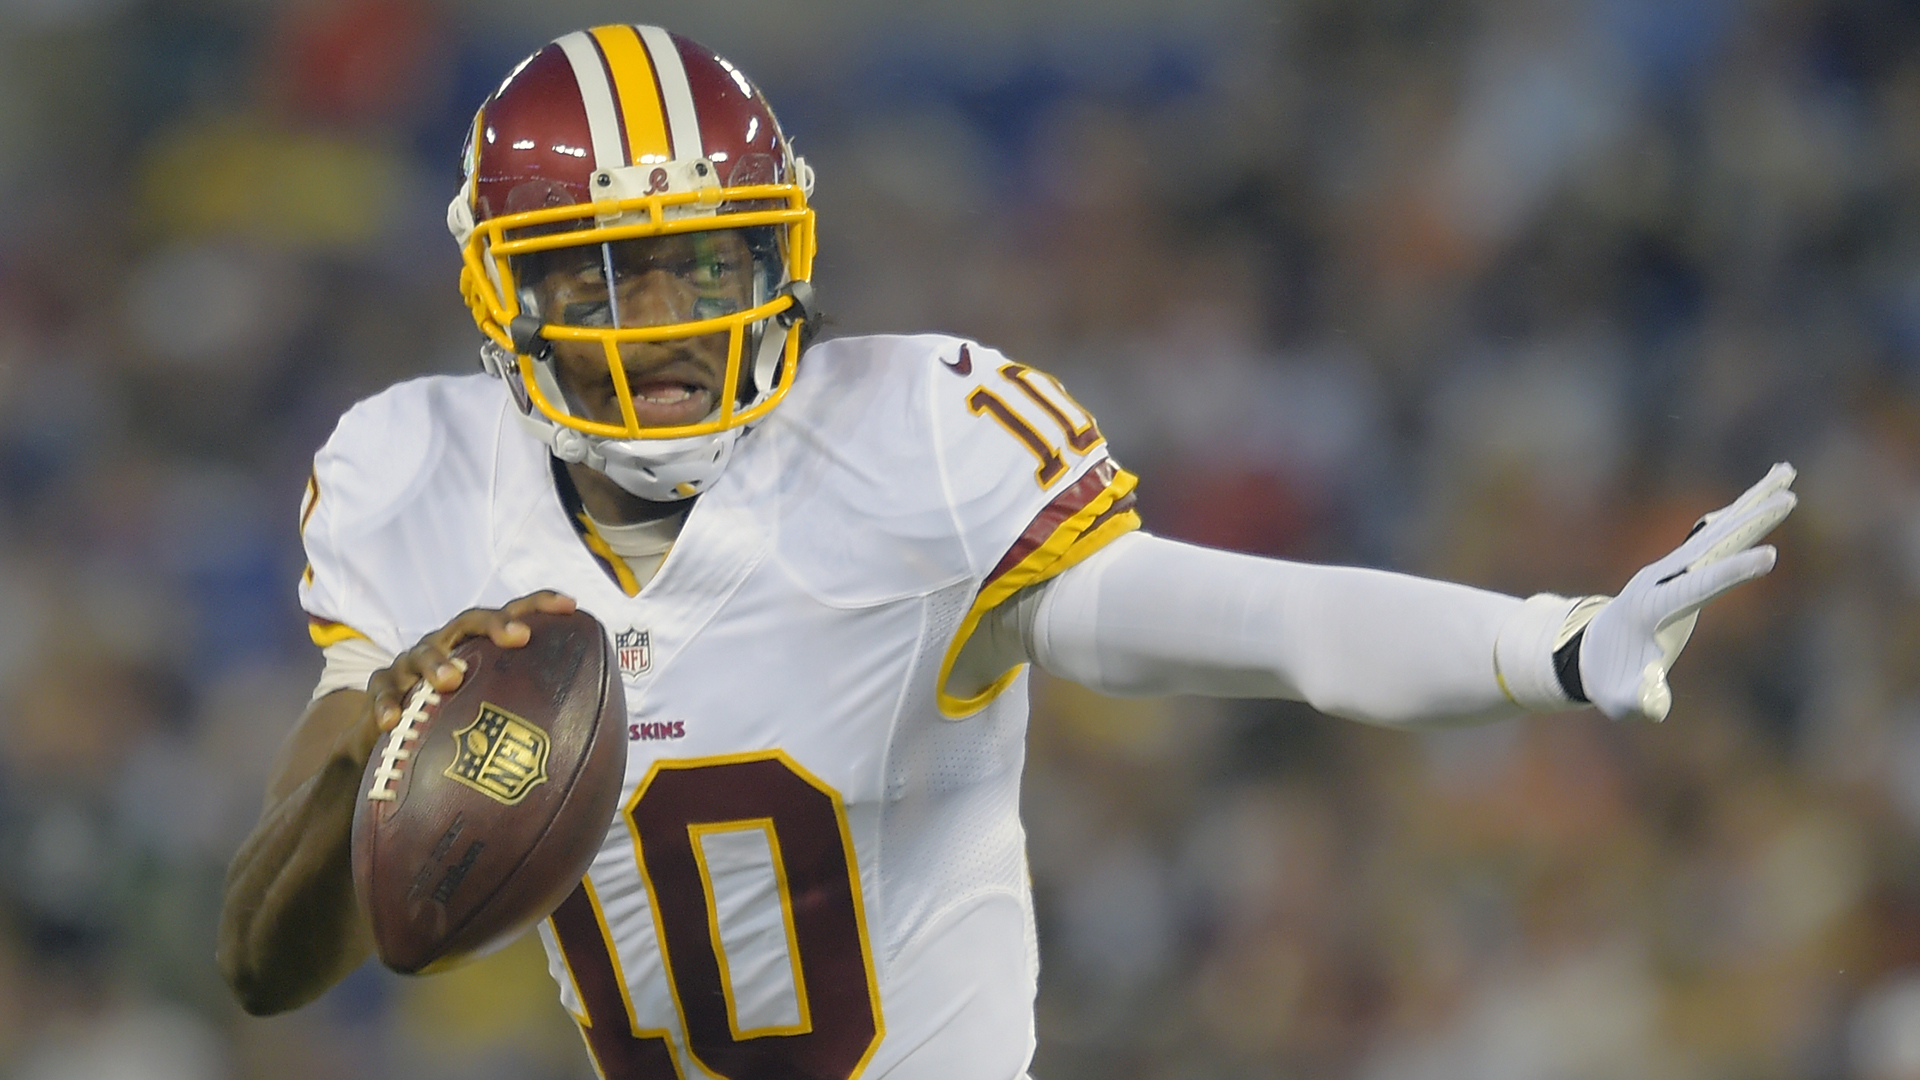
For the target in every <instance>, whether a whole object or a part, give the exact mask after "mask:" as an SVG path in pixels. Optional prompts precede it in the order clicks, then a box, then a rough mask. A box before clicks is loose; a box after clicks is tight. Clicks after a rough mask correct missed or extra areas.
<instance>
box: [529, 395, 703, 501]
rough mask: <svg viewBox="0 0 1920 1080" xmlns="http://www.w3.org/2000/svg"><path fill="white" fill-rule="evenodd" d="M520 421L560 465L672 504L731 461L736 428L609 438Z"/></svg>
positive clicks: (536, 419) (535, 419)
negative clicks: (588, 471)
mask: <svg viewBox="0 0 1920 1080" xmlns="http://www.w3.org/2000/svg"><path fill="white" fill-rule="evenodd" d="M520 421H521V423H523V424H525V425H526V426H527V429H528V430H529V431H531V432H533V434H534V436H535V437H537V438H539V439H540V441H542V442H544V443H546V444H547V446H549V447H550V448H552V450H553V456H554V457H557V458H559V459H560V460H561V461H565V462H569V463H578V464H582V465H585V466H587V467H588V468H590V469H594V470H597V471H599V472H602V473H605V474H606V475H607V479H609V480H612V481H613V482H614V483H616V484H618V485H620V487H621V488H622V489H624V490H626V491H628V492H631V493H632V494H634V495H638V496H639V497H641V498H643V499H646V500H647V501H648V502H677V501H679V500H681V499H690V498H692V497H694V496H695V495H698V494H700V493H701V492H702V491H705V490H706V489H707V487H708V486H709V485H711V484H712V483H713V482H714V481H715V480H716V479H718V478H719V476H720V474H721V472H723V471H725V469H726V467H727V461H728V460H729V459H730V458H732V457H733V444H734V442H735V441H736V440H738V439H739V438H740V431H741V429H740V428H728V429H726V430H725V431H716V432H714V433H713V434H711V435H692V436H689V437H687V438H684V439H608V438H604V437H602V436H599V435H588V434H586V433H585V432H581V431H575V430H573V429H572V428H569V427H561V426H560V425H559V424H556V423H554V422H553V421H551V420H548V419H547V418H546V417H544V416H528V415H527V414H526V413H521V414H520Z"/></svg>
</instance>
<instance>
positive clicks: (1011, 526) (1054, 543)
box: [929, 342, 1140, 717]
mask: <svg viewBox="0 0 1920 1080" xmlns="http://www.w3.org/2000/svg"><path fill="white" fill-rule="evenodd" d="M948 351H949V352H950V353H951V355H942V356H941V358H940V362H941V364H942V366H944V367H945V368H946V372H945V373H944V374H943V373H939V372H935V373H934V374H933V377H932V378H931V379H930V380H929V381H930V384H931V385H930V393H931V395H932V399H933V400H932V401H930V403H929V405H930V409H931V415H932V418H933V428H934V436H935V443H934V444H935V448H936V453H937V454H938V457H939V471H940V474H941V483H942V484H943V485H944V486H945V489H946V494H947V497H948V505H949V506H950V507H951V508H952V511H953V515H954V527H955V528H956V530H957V531H958V534H959V536H960V539H961V544H962V547H963V549H964V550H965V551H966V553H967V558H968V560H969V562H970V563H972V564H973V569H974V576H975V578H976V579H977V580H978V581H979V583H980V584H979V589H978V591H977V592H976V593H975V595H974V599H973V603H972V606H971V607H970V608H969V610H968V611H967V614H966V615H965V617H964V618H963V619H962V620H961V623H960V627H959V629H958V630H957V631H956V632H955V633H954V636H953V641H952V642H951V644H950V645H949V646H948V648H947V652H946V656H945V659H944V660H943V661H942V662H941V665H940V676H939V684H938V685H939V690H938V701H939V706H940V710H941V712H942V713H943V714H945V715H947V716H950V717H959V716H966V715H970V714H972V713H973V712H975V711H977V710H979V709H980V708H982V707H983V706H985V705H986V704H987V703H988V702H990V701H992V700H993V698H994V697H996V696H998V695H999V694H1000V693H1001V692H1002V691H1003V690H1005V689H1006V688H1007V686H1008V685H1010V684H1011V683H1012V682H1013V680H1014V678H1015V676H1016V675H1018V673H1019V668H1018V667H1014V668H1011V669H1009V670H1007V671H1006V672H1004V673H1002V674H1001V675H1000V676H999V677H998V678H997V679H995V680H994V681H993V682H992V683H991V684H989V685H988V686H987V687H986V688H985V689H984V690H981V691H979V692H978V693H975V694H972V695H969V696H966V697H961V696H957V695H955V694H952V693H949V690H948V686H947V680H948V677H949V676H950V675H951V673H952V671H953V665H954V662H955V660H956V659H957V658H958V657H959V655H960V651H961V649H963V648H964V647H965V646H966V643H967V641H968V639H969V638H970V637H971V636H972V635H973V632H974V630H975V629H976V628H977V627H978V626H979V625H980V620H981V618H982V617H983V616H984V615H985V614H986V613H987V612H989V611H992V610H993V609H994V608H995V607H996V606H998V605H999V604H1001V603H1002V602H1004V601H1005V600H1006V599H1007V598H1008V597H1011V596H1013V595H1014V594H1015V593H1017V592H1019V591H1020V590H1021V589H1024V588H1027V587H1028V586H1031V585H1036V584H1039V583H1040V582H1043V581H1046V580H1047V579H1049V578H1051V577H1053V576H1054V575H1056V574H1058V573H1060V572H1061V571H1063V570H1065V569H1067V568H1068V567H1070V566H1072V565H1074V564H1075V563H1078V562H1080V561H1081V560H1082V559H1085V558H1086V557H1087V556H1089V555H1091V554H1093V553H1094V552H1095V551H1098V550H1100V549H1101V548H1102V547H1105V546H1106V545H1107V544H1108V543H1110V542H1112V541H1113V540H1114V538H1116V537H1118V536H1121V535H1123V534H1125V533H1127V532H1129V531H1131V530H1133V529H1136V528H1139V526H1140V516H1139V514H1138V513H1137V512H1136V511H1135V509H1134V488H1135V486H1136V485H1137V483H1138V480H1137V478H1136V477H1134V475H1133V474H1132V473H1129V472H1127V471H1126V470H1125V469H1123V468H1121V467H1120V466H1119V465H1118V464H1117V463H1116V462H1115V461H1114V460H1113V457H1112V455H1111V454H1110V453H1109V451H1108V447H1107V443H1106V438H1105V436H1103V435H1102V434H1101V433H1100V428H1099V424H1098V423H1097V421H1095V419H1094V417H1093V416H1092V415H1091V414H1090V413H1088V412H1087V411H1086V410H1085V409H1084V408H1082V407H1081V406H1080V404H1079V403H1078V402H1076V401H1074V399H1073V397H1072V396H1071V395H1070V394H1069V393H1068V392H1067V390H1066V388H1065V387H1064V386H1062V385H1061V383H1060V381H1059V380H1058V379H1055V378H1053V377H1052V376H1051V375H1048V374H1046V373H1045V372H1042V371H1040V370H1038V369H1035V368H1033V367H1030V366H1028V365H1026V364H1022V363H1019V362H1018V361H1014V360H1010V359H1008V358H1007V357H1005V356H1003V355H1001V354H1000V353H998V352H995V351H994V350H992V349H988V348H985V347H983V346H980V345H978V344H975V343H972V342H954V343H953V344H952V345H951V346H950V349H949V350H948Z"/></svg>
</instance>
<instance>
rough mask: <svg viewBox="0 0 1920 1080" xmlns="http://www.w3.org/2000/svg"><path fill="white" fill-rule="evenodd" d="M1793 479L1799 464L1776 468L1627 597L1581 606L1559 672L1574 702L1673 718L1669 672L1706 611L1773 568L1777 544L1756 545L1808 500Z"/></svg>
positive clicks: (1637, 581)
mask: <svg viewBox="0 0 1920 1080" xmlns="http://www.w3.org/2000/svg"><path fill="white" fill-rule="evenodd" d="M1793 478H1794V471H1793V466H1791V465H1788V464H1785V463H1784V462H1783V463H1781V464H1779V465H1775V466H1774V467H1773V468H1772V469H1771V470H1769V471H1768V472H1767V475H1766V476H1765V477H1763V478H1762V479H1761V481H1760V482H1759V483H1757V484H1755V485H1753V486H1752V487H1750V488H1748V489H1747V491H1746V494H1744V495H1741V496H1740V497H1739V498H1738V499H1735V500H1734V501H1733V503H1732V505H1730V506H1727V507H1725V508H1724V509H1720V510H1715V511H1714V512H1713V513H1711V514H1708V515H1707V516H1706V517H1703V518H1701V519H1700V521H1699V522H1698V523H1697V524H1695V525H1694V527H1693V531H1692V532H1690V533H1688V534H1687V539H1686V540H1685V542H1683V543H1682V544H1681V545H1680V546H1679V547H1677V548H1675V549H1674V550H1673V552H1672V553H1671V554H1669V555H1667V556H1666V557H1665V558H1662V559H1659V560H1657V561H1656V562H1654V563H1652V564H1651V565H1649V566H1647V567H1646V568H1644V569H1642V570H1641V571H1640V572H1639V573H1637V574H1635V575H1633V578H1632V579H1631V580H1629V581H1628V582H1627V584H1626V587H1625V588H1623V589H1621V590H1620V595H1619V596H1616V597H1613V598H1612V599H1608V598H1606V597H1603V596H1602V597H1588V598H1587V599H1586V600H1583V601H1581V602H1580V603H1579V604H1577V605H1576V606H1575V607H1574V609H1573V611H1572V612H1571V613H1570V614H1568V616H1567V620H1566V622H1565V623H1564V624H1563V625H1562V627H1561V630H1560V634H1559V635H1558V637H1556V639H1555V640H1554V666H1555V668H1556V670H1557V671H1558V672H1559V674H1560V681H1561V685H1562V687H1563V688H1564V689H1566V690H1567V692H1568V694H1569V696H1572V697H1574V698H1575V699H1576V700H1578V699H1579V698H1580V697H1581V696H1583V695H1584V697H1585V698H1586V700H1588V701H1591V702H1592V703H1593V704H1594V705H1595V706H1597V707H1598V708H1599V709H1600V711H1601V712H1603V713H1606V714H1607V715H1608V716H1610V717H1612V718H1613V719H1615V720H1625V719H1628V718H1644V719H1647V720H1653V721H1656V722H1657V721H1660V720H1664V719H1666V717H1667V710H1668V709H1670V708H1672V707H1673V691H1672V690H1670V689H1669V688H1668V686H1667V672H1668V670H1670V669H1671V668H1672V667H1673V662H1674V660H1675V659H1677V658H1678V657H1679V656H1680V650H1681V649H1682V648H1683V647H1685V646H1686V644H1687V638H1688V637H1689V636H1691V635H1692V634H1693V626H1694V623H1696V622H1698V621H1699V618H1700V607H1701V605H1703V604H1705V603H1706V602H1707V601H1709V600H1711V599H1713V598H1714V597H1716V596H1719V595H1720V594H1721V593H1723V592H1726V591H1727V590H1728V589H1731V588H1733V587H1734V586H1735V585H1738V584H1740V583H1741V582H1743V581H1751V580H1753V579H1754V578H1757V577H1760V576H1761V575H1763V574H1765V573H1766V572H1767V571H1769V570H1772V569H1773V561H1774V558H1775V555H1776V553H1775V551H1774V549H1773V547H1772V545H1767V546H1764V547H1754V546H1753V545H1754V543H1755V542H1757V541H1758V540H1759V539H1760V538H1761V537H1763V536H1765V535H1767V534H1768V533H1769V532H1772V531H1773V527H1774V526H1776V525H1778V524H1780V522H1781V521H1782V520H1784V519H1785V518H1786V516H1787V514H1789V513H1791V512H1792V510H1793V507H1794V505H1795V504H1796V503H1797V502H1799V498H1798V497H1797V496H1795V495H1794V493H1793V492H1791V491H1789V490H1787V489H1788V487H1789V486H1790V485H1792V483H1793ZM1576 669H1577V673H1578V674H1577V679H1576V677H1575V670H1576Z"/></svg>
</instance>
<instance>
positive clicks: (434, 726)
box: [353, 611, 627, 975]
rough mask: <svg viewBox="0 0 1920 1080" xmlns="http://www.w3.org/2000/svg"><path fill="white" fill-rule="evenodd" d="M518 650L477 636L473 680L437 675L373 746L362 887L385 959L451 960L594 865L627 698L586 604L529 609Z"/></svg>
mask: <svg viewBox="0 0 1920 1080" xmlns="http://www.w3.org/2000/svg"><path fill="white" fill-rule="evenodd" d="M522 621H524V622H525V623H526V624H527V626H528V628H529V629H531V630H532V636H531V638H530V639H529V640H528V642H527V644H526V645H524V646H522V647H520V648H518V649H502V648H500V647H498V646H496V645H494V644H493V642H492V641H490V640H488V639H487V638H484V637H482V638H469V639H468V640H466V641H463V642H461V643H460V644H459V645H458V646H456V647H455V648H454V650H453V655H454V657H455V658H456V659H457V660H459V661H461V662H463V663H465V664H466V677H465V679H464V681H462V682H461V684H460V686H459V688H458V689H456V690H454V691H453V692H452V693H450V694H447V695H446V696H445V697H444V698H443V697H441V696H440V695H439V694H436V693H434V692H432V688H431V687H429V686H428V685H427V684H425V683H424V682H423V683H421V684H420V686H419V687H417V688H416V689H415V690H414V692H413V694H411V695H410V696H409V697H408V698H407V701H406V707H405V709H404V710H403V711H402V713H401V716H400V722H399V723H398V724H397V725H395V727H394V729H393V730H392V731H390V732H388V733H387V734H386V735H385V736H384V737H382V738H381V739H380V741H379V742H378V743H376V744H375V745H374V751H373V756H372V758H370V759H369V760H368V761H367V771H366V775H365V776H363V777H362V778H361V781H360V797H359V801H358V802H357V803H356V804H355V809H354V814H353V883H354V888H355V889H356V891H357V892H358V893H359V898H360V909H361V910H362V911H363V912H365V913H366V916H367V918H368V920H369V921H370V922H371V924H372V926H373V939H374V946H375V949H376V950H377V951H378V952H379V954H380V960H381V962H383V963H385V964H386V965H387V966H388V967H390V968H392V969H393V970H395V971H398V972H401V973H403V974H409V975H411V974H419V973H424V972H430V971H435V970H439V969H442V968H445V967H448V966H451V965H452V964H454V963H456V962H458V961H460V960H463V959H466V958H469V957H473V956H477V955H481V954H483V953H485V952H487V951H488V950H489V949H490V948H493V947H497V946H499V945H503V944H505V943H506V942H507V941H509V940H511V939H512V938H513V937H514V936H516V935H517V934H519V933H520V931H522V930H524V929H526V927H528V926H529V925H531V924H533V923H535V922H537V921H539V920H540V919H543V918H545V917H546V916H547V915H548V914H550V913H551V912H552V911H553V909H554V908H556V907H558V906H559V904H560V901H562V900H564V899H566V896H567V894H568V893H569V892H572V891H573V888H574V886H576V885H578V884H579V883H580V879H581V877H582V876H584V875H585V874H586V871H587V864H588V863H590V862H591V861H592V860H593V856H594V853H595V852H596V851H598V850H599V849H600V842H601V840H602V839H604V838H605V836H606V834H607V829H608V827H609V826H611V824H612V823H613V814H614V807H615V805H616V804H617V803H618V802H619V798H620V785H621V781H622V779H623V777H624V775H625V773H626V761H627V740H626V738H625V735H626V723H627V706H626V696H625V694H624V692H623V691H622V689H621V685H620V671H619V666H618V664H617V662H616V660H615V658H614V654H613V648H612V645H611V643H609V642H608V640H607V635H606V631H605V630H604V629H602V627H601V626H600V623H599V621H598V620H596V619H595V618H594V617H593V616H591V615H589V614H587V613H586V612H584V611H575V612H573V613H572V614H569V615H549V614H543V613H534V614H530V615H526V616H523V617H522Z"/></svg>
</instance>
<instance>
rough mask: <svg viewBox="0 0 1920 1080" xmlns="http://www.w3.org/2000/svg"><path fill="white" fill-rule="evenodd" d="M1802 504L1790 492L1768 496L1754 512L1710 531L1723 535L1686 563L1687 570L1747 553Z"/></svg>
mask: <svg viewBox="0 0 1920 1080" xmlns="http://www.w3.org/2000/svg"><path fill="white" fill-rule="evenodd" d="M1799 504H1800V497H1799V496H1798V495H1795V494H1794V493H1793V492H1791V491H1780V492H1775V493H1774V494H1772V495H1769V496H1767V497H1766V499H1764V500H1762V501H1761V502H1760V503H1758V504H1757V505H1755V506H1754V507H1753V508H1752V509H1750V510H1748V511H1745V512H1744V513H1742V514H1741V515H1740V516H1739V517H1738V518H1737V519H1736V520H1733V521H1729V522H1728V523H1727V524H1726V526H1725V527H1724V529H1711V530H1710V531H1711V532H1712V533H1715V534H1720V539H1719V540H1718V541H1716V542H1715V543H1713V544H1712V545H1711V546H1709V547H1708V548H1707V549H1706V550H1705V551H1703V552H1701V553H1700V554H1699V555H1697V556H1695V557H1694V558H1693V560H1692V561H1690V562H1689V563H1687V568H1688V569H1690V570H1691V569H1695V568H1697V567H1700V566H1704V565H1706V564H1707V563H1711V562H1714V561H1715V560H1718V559H1724V558H1726V557H1727V556H1729V555H1731V554H1733V553H1734V552H1736V551H1744V550H1746V549H1747V548H1750V547H1752V546H1753V545H1754V544H1756V543H1758V542H1759V540H1760V538H1761V537H1763V536H1765V535H1767V534H1768V533H1770V532H1772V531H1773V530H1774V529H1775V527H1777V526H1778V525H1779V524H1780V523H1781V522H1782V521H1785V520H1786V518H1787V515H1788V514H1791V513H1793V508H1794V507H1795V506H1798V505H1799Z"/></svg>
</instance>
